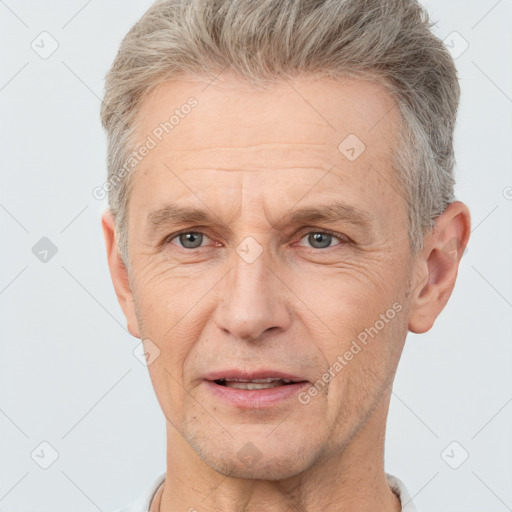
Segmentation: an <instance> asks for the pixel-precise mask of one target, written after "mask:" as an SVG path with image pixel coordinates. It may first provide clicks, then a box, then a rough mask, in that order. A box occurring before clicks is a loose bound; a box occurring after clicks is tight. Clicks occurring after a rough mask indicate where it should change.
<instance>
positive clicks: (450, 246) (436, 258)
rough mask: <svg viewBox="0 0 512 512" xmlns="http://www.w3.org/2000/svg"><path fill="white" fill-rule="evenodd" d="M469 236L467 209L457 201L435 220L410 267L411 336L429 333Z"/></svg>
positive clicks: (453, 278) (451, 286)
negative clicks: (411, 270)
mask: <svg viewBox="0 0 512 512" xmlns="http://www.w3.org/2000/svg"><path fill="white" fill-rule="evenodd" d="M470 233H471V217H470V213H469V209H468V208H467V206H466V205H465V204H463V203H461V202H460V201H455V202H453V203H450V204H449V205H448V207H447V208H446V209H445V211H444V212H443V213H442V214H441V215H439V216H438V217H437V218H436V222H435V226H434V227H433V228H432V230H431V231H430V232H429V233H428V234H427V235H426V237H425V241H424V246H423V249H422V250H421V251H420V252H419V253H418V255H417V256H416V261H415V264H414V267H415V276H416V277H415V279H413V280H412V283H413V287H412V289H411V292H412V300H411V309H410V312H409V330H410V331H411V332H414V333H418V334H420V333H424V332H427V331H428V330H430V329H431V328H432V326H433V325H434V321H435V319H436V318H437V316H438V315H439V313H441V311H442V310H443V309H444V307H445V305H446V303H447V302H448V299H449V298H450V295H451V294H452V291H453V288H454V286H455V280H456V279H457V271H458V268H459V263H460V260H461V258H462V255H463V254H464V249H465V248H466V245H467V243H468V240H469V235H470Z"/></svg>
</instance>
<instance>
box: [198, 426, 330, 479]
mask: <svg viewBox="0 0 512 512" xmlns="http://www.w3.org/2000/svg"><path fill="white" fill-rule="evenodd" d="M267 435H268V433H267ZM260 439H261V441H259V442H258V441H257V442H256V443H252V442H247V443H245V444H243V443H242V447H241V448H240V449H239V450H235V449H234V445H235V444H236V443H235V442H231V443H228V444H227V445H225V446H219V444H218V443H215V442H212V438H204V437H200V438H197V437H194V438H192V439H188V442H189V444H190V446H191V447H192V448H193V450H194V451H195V452H196V453H197V455H198V456H199V457H200V458H201V459H202V460H203V462H205V463H206V464H207V465H208V466H209V467H210V468H212V469H213V470H215V471H217V472H218V473H221V474H222V475H225V476H229V477H231V478H243V479H251V480H284V479H287V478H291V477H294V476H296V475H298V474H300V473H303V472H304V471H306V470H307V469H309V468H310V467H312V466H313V465H314V464H315V463H316V462H317V461H318V459H319V458H320V457H321V450H318V449H315V447H314V446H311V445H310V446H309V450H305V449H304V446H305V444H304V443H303V442H302V443H297V445H295V444H288V445H284V444H280V445H279V446H278V449H276V446H275V444H274V443H269V441H268V439H265V438H264V437H261V438H260ZM257 446H258V447H257Z"/></svg>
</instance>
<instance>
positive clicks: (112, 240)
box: [101, 210, 140, 338]
mask: <svg viewBox="0 0 512 512" xmlns="http://www.w3.org/2000/svg"><path fill="white" fill-rule="evenodd" d="M101 225H102V228H103V236H104V238H105V246H106V250H107V260H108V267H109V270H110V277H111V278H112V284H113V285H114V290H115V292H116V296H117V300H118V302H119V305H120V306H121V309H122V310H123V313H124V316H125V317H126V321H127V325H128V330H129V331H130V334H131V335H132V336H135V337H136V338H139V337H140V336H139V329H138V324H137V317H136V314H135V305H134V302H133V296H132V291H131V287H130V280H129V276H128V270H127V268H126V266H125V264H124V263H123V260H122V259H121V256H120V255H119V250H118V245H117V239H116V230H115V220H114V216H113V215H112V212H111V211H110V210H106V211H105V212H104V213H103V215H102V217H101Z"/></svg>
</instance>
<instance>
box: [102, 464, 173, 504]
mask: <svg viewBox="0 0 512 512" xmlns="http://www.w3.org/2000/svg"><path fill="white" fill-rule="evenodd" d="M164 480H165V472H164V473H161V474H160V475H158V476H157V477H156V478H155V479H154V480H153V481H152V482H151V485H150V486H149V487H148V488H147V489H145V490H144V492H143V493H142V494H141V495H140V496H139V497H138V498H137V500H136V501H135V502H134V503H132V504H131V505H129V506H127V507H124V508H120V509H117V510H113V511H112V512H149V506H150V504H151V501H152V499H153V496H154V495H155V493H156V491H157V490H158V488H159V487H160V485H161V484H162V482H163V481H164Z"/></svg>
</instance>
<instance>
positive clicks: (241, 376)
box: [204, 369, 307, 382]
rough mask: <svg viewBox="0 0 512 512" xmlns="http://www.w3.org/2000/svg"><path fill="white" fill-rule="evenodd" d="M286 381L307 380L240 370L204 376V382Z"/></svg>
mask: <svg viewBox="0 0 512 512" xmlns="http://www.w3.org/2000/svg"><path fill="white" fill-rule="evenodd" d="M271 378H274V379H286V380H289V381H291V382H305V381H306V380H307V379H304V378H302V377H298V376H297V375H293V374H291V373H285V372H281V371H279V370H254V371H245V372H244V371H241V370H236V369H233V370H219V371H215V372H210V373H208V374H206V375H205V376H204V379H205V380H209V381H215V380H221V379H224V380H234V381H240V382H244V381H245V382H248V381H252V380H256V379H271Z"/></svg>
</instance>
